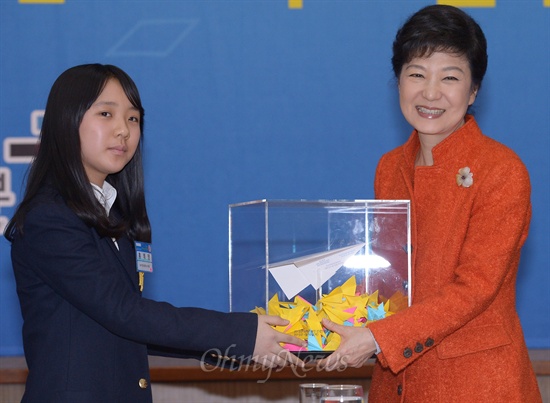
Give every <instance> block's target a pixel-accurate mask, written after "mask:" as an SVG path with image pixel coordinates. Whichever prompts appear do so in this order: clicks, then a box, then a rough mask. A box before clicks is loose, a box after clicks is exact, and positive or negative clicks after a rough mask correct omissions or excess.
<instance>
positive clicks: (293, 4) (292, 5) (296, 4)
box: [288, 0, 304, 8]
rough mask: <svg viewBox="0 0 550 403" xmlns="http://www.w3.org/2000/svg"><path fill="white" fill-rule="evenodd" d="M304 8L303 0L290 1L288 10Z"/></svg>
mask: <svg viewBox="0 0 550 403" xmlns="http://www.w3.org/2000/svg"><path fill="white" fill-rule="evenodd" d="M303 6H304V2H303V0H288V8H302V7H303Z"/></svg>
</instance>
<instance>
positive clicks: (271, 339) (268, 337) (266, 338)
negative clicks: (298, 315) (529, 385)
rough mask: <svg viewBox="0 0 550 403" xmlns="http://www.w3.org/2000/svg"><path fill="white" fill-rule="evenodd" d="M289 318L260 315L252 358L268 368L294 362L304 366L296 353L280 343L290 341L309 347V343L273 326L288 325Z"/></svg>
mask: <svg viewBox="0 0 550 403" xmlns="http://www.w3.org/2000/svg"><path fill="white" fill-rule="evenodd" d="M288 323H289V322H288V320H286V319H282V318H280V317H278V316H272V315H258V331H257V333H256V345H255V347H254V354H253V356H252V360H253V361H255V362H257V363H258V364H261V365H262V366H264V367H266V368H275V367H284V366H285V365H287V364H294V365H297V366H299V367H303V366H304V363H303V362H302V360H300V359H299V358H298V357H296V356H295V355H294V354H292V353H291V352H289V351H288V350H285V349H284V348H283V347H281V345H280V344H279V343H290V344H294V345H297V346H299V347H307V343H306V342H305V341H304V340H302V339H299V338H297V337H294V336H291V335H289V334H285V333H281V332H278V331H277V330H275V329H273V328H272V327H271V326H285V325H288Z"/></svg>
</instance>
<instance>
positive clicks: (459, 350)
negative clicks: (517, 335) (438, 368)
mask: <svg viewBox="0 0 550 403" xmlns="http://www.w3.org/2000/svg"><path fill="white" fill-rule="evenodd" d="M510 343H512V338H511V337H510V335H509V334H508V333H507V332H506V330H505V329H504V326H502V325H498V324H497V325H486V326H475V327H468V326H467V327H464V328H462V329H459V330H457V331H456V332H455V333H453V334H451V335H449V336H447V337H446V338H445V339H444V340H442V341H441V343H440V344H439V345H438V346H437V347H436V349H437V355H438V357H439V358H441V359H446V358H456V357H461V356H463V355H466V354H473V353H477V352H479V351H484V350H490V349H492V348H496V347H500V346H505V345H507V344H510Z"/></svg>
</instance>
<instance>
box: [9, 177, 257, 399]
mask: <svg viewBox="0 0 550 403" xmlns="http://www.w3.org/2000/svg"><path fill="white" fill-rule="evenodd" d="M117 244H118V247H119V249H117V247H116V246H115V244H114V242H113V241H112V240H111V239H110V238H105V237H101V236H99V235H98V233H97V232H96V230H95V229H93V228H89V227H88V226H87V225H86V224H85V223H84V222H83V221H82V220H81V219H80V218H78V217H77V216H76V214H74V212H73V211H72V210H71V209H69V208H68V207H67V205H66V204H65V203H64V201H63V200H62V198H61V197H60V195H59V194H58V193H57V192H56V191H55V190H53V189H51V188H46V189H44V190H43V191H42V192H41V193H40V194H39V195H38V196H37V197H36V198H35V200H34V201H33V202H32V206H31V210H30V211H29V213H28V214H27V216H26V219H25V222H24V227H23V232H22V233H17V234H15V239H14V240H13V243H12V251H11V254H12V263H13V269H14V273H15V279H16V284H17V293H18V296H19V301H20V304H21V312H22V315H23V320H24V323H23V347H24V351H25V357H26V360H27V365H28V368H29V375H28V378H27V384H26V389H25V395H24V397H23V402H55V403H62V402H71V403H72V402H78V403H87V402H90V403H97V402H104V403H108V402H132V403H139V402H150V401H151V400H152V398H151V388H150V386H149V384H150V380H149V367H148V360H147V355H148V353H150V354H159V355H169V356H178V357H182V358H184V357H187V358H189V357H193V358H197V359H201V358H204V359H205V360H206V361H209V362H210V363H213V364H218V365H224V362H223V359H222V358H221V357H222V356H229V357H231V358H236V359H237V360H239V359H241V360H242V359H245V360H247V359H249V358H250V356H251V355H252V353H253V350H254V343H255V338H256V330H257V324H258V321H257V316H256V315H255V314H250V313H231V314H227V313H221V312H216V311H210V310H206V309H200V308H176V307H174V306H172V305H170V304H168V303H165V302H157V301H153V300H149V299H146V298H142V297H141V293H140V291H139V286H138V274H137V272H136V265H135V252H134V247H133V243H132V242H130V240H129V239H127V238H120V239H118V240H117ZM204 352H206V354H203V353H204Z"/></svg>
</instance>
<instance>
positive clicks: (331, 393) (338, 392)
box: [320, 385, 364, 403]
mask: <svg viewBox="0 0 550 403" xmlns="http://www.w3.org/2000/svg"><path fill="white" fill-rule="evenodd" d="M320 402H321V403H340V402H356V403H363V402H364V400H363V387H362V386H361V385H328V386H325V387H324V388H323V390H322V392H321V400H320Z"/></svg>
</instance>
